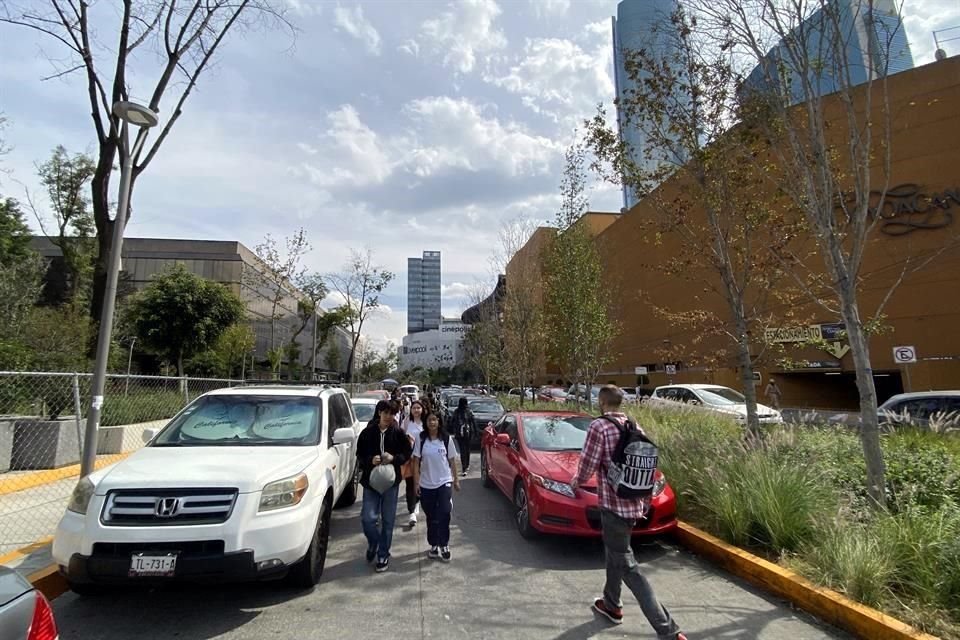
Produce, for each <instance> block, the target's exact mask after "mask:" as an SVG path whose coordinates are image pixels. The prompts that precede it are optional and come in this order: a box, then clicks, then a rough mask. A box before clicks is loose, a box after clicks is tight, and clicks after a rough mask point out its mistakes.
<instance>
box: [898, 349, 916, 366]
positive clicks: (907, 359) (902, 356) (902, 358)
mask: <svg viewBox="0 0 960 640" xmlns="http://www.w3.org/2000/svg"><path fill="white" fill-rule="evenodd" d="M893 361H894V362H896V363H897V364H912V363H914V362H916V361H917V349H916V347H913V346H909V347H894V348H893Z"/></svg>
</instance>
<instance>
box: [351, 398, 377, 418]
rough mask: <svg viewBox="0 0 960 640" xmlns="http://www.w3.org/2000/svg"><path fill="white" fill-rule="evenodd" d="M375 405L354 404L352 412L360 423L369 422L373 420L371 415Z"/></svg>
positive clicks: (368, 403) (369, 403)
mask: <svg viewBox="0 0 960 640" xmlns="http://www.w3.org/2000/svg"><path fill="white" fill-rule="evenodd" d="M376 408H377V405H376V404H374V403H372V402H354V403H353V412H354V413H355V414H356V415H357V420H359V421H360V422H370V421H371V420H373V413H374V411H375V410H376Z"/></svg>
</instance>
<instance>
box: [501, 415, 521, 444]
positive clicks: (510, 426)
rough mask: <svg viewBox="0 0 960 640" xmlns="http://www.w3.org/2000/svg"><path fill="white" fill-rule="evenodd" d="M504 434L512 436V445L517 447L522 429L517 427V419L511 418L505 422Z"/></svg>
mask: <svg viewBox="0 0 960 640" xmlns="http://www.w3.org/2000/svg"><path fill="white" fill-rule="evenodd" d="M504 425H505V429H504V433H506V434H507V435H508V436H510V444H511V445H514V446H515V445H517V444H519V443H520V429H519V428H518V427H517V419H516V418H510V419H509V420H504Z"/></svg>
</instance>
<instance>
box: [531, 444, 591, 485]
mask: <svg viewBox="0 0 960 640" xmlns="http://www.w3.org/2000/svg"><path fill="white" fill-rule="evenodd" d="M530 461H531V462H535V463H536V466H537V467H539V470H537V469H536V468H533V466H531V469H530V470H531V471H533V472H534V473H537V474H539V475H542V476H544V477H545V478H550V479H551V480H556V481H558V482H570V481H571V480H572V479H573V476H574V475H576V473H577V467H578V466H579V464H580V452H579V451H534V450H530ZM596 485H597V479H596V477H595V476H594V477H591V478H589V479H588V480H587V481H586V482H585V483H583V486H584V487H595V486H596Z"/></svg>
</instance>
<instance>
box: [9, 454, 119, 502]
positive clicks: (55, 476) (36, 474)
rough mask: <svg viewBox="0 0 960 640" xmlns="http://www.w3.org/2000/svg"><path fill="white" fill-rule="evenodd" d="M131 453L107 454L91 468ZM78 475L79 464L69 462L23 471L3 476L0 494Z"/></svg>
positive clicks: (112, 461) (105, 464) (116, 460)
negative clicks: (52, 466) (54, 466)
mask: <svg viewBox="0 0 960 640" xmlns="http://www.w3.org/2000/svg"><path fill="white" fill-rule="evenodd" d="M131 453H133V452H132V451H128V452H127V453H116V454H111V455H109V456H103V457H102V459H100V460H97V462H96V464H94V466H93V468H94V469H102V468H103V467H106V466H107V465H111V464H113V463H114V462H120V461H121V460H123V459H124V458H126V457H127V456H129V455H130V454H131ZM79 476H80V465H79V464H71V465H70V466H67V467H60V468H59V469H45V470H43V471H31V472H29V473H23V474H20V475H18V476H16V477H13V478H4V479H2V480H0V496H3V495H7V494H9V493H16V492H17V491H25V490H26V489H33V488H34V487H40V486H43V485H45V484H51V483H54V482H59V481H61V480H66V479H68V478H74V477H79Z"/></svg>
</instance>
